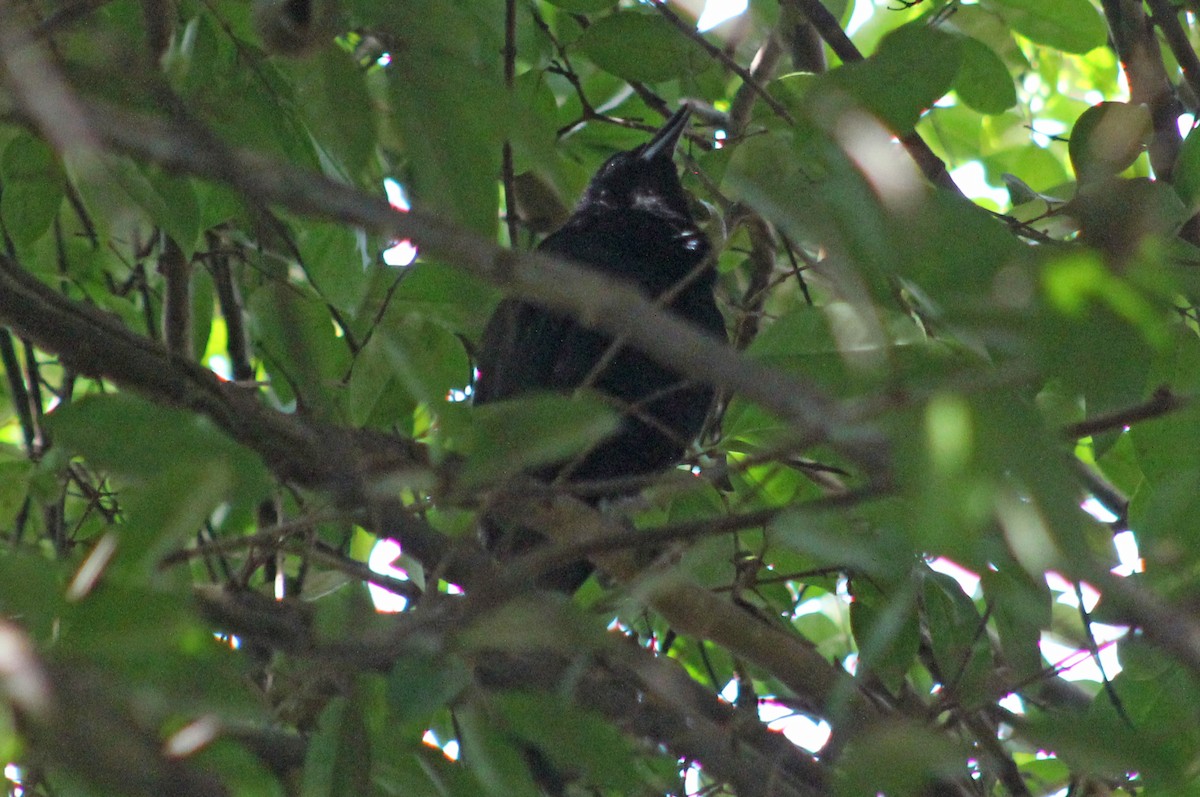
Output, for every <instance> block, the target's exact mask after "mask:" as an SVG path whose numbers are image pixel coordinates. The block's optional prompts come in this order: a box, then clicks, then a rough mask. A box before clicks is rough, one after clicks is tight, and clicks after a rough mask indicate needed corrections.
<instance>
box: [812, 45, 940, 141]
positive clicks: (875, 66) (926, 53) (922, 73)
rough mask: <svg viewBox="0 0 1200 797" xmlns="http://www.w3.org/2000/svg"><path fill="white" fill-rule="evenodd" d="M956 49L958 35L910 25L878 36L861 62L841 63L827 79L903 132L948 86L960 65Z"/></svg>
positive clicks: (912, 125)
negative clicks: (875, 45)
mask: <svg viewBox="0 0 1200 797" xmlns="http://www.w3.org/2000/svg"><path fill="white" fill-rule="evenodd" d="M961 52H962V37H959V36H952V35H950V34H947V33H943V32H941V31H939V30H937V29H935V28H930V27H928V26H927V25H925V24H924V23H911V24H908V25H905V26H903V27H901V28H897V29H896V30H895V31H893V32H891V33H889V34H888V35H887V36H886V37H884V39H883V41H881V42H880V43H879V49H878V50H877V51H876V52H875V53H874V54H872V55H871V57H870V58H868V59H867V60H866V61H863V62H861V63H851V64H845V65H843V66H842V67H840V68H838V69H835V70H833V71H832V72H830V73H829V75H828V78H827V80H828V83H829V85H832V86H836V87H838V88H840V89H841V90H842V91H844V92H845V93H846V94H848V95H850V96H851V97H853V98H854V99H856V100H858V101H859V102H860V103H862V105H863V106H864V107H865V108H866V109H867V110H868V111H870V112H871V113H873V114H875V115H876V116H878V117H879V118H880V119H881V120H883V122H884V124H886V125H887V126H888V127H889V128H891V130H892V131H893V132H896V133H900V134H903V133H907V132H909V131H910V130H912V129H913V127H914V126H915V125H916V123H917V120H918V119H919V118H920V117H921V114H922V113H924V112H925V111H926V110H928V109H929V108H930V107H931V106H932V105H933V104H934V102H936V101H937V100H938V99H940V98H941V97H942V96H943V95H944V94H945V93H946V92H947V91H949V90H950V87H951V85H952V84H953V83H954V80H955V75H957V74H958V73H959V70H960V67H961V64H962V54H961Z"/></svg>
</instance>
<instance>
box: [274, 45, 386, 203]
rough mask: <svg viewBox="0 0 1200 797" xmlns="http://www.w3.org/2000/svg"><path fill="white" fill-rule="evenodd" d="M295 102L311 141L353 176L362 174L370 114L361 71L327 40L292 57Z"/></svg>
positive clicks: (369, 151) (367, 158)
mask: <svg viewBox="0 0 1200 797" xmlns="http://www.w3.org/2000/svg"><path fill="white" fill-rule="evenodd" d="M288 63H289V64H290V65H291V66H292V68H293V69H294V70H295V78H296V100H297V101H298V103H299V107H300V110H301V111H302V113H303V116H304V120H305V123H306V124H307V125H308V127H309V129H310V130H311V131H312V134H313V139H314V140H315V141H316V142H318V145H319V146H321V147H323V148H324V149H325V151H326V153H327V154H328V155H329V156H331V157H332V158H333V160H334V161H335V162H336V163H337V164H338V165H339V166H340V167H341V171H342V173H343V174H344V175H346V176H348V177H349V178H351V179H352V180H358V179H360V178H361V177H362V176H363V173H364V171H365V170H366V168H367V166H368V164H369V163H370V162H371V158H372V156H373V155H374V151H375V115H374V114H373V113H372V101H371V97H370V95H369V94H368V93H367V87H366V83H365V82H364V81H363V76H364V74H365V70H363V69H362V68H361V67H359V66H358V65H357V64H356V63H355V62H354V59H353V58H352V57H351V55H350V54H349V53H347V52H346V51H344V50H342V49H341V48H340V47H337V46H335V45H333V44H332V43H330V44H329V45H328V46H326V47H323V48H321V50H320V51H319V52H317V53H316V54H315V55H314V56H313V57H310V58H298V59H292V60H291V61H289V62H288Z"/></svg>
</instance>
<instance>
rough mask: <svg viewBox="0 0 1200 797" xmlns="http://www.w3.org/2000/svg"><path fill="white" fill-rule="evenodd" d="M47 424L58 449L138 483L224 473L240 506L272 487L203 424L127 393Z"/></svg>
mask: <svg viewBox="0 0 1200 797" xmlns="http://www.w3.org/2000/svg"><path fill="white" fill-rule="evenodd" d="M46 423H47V426H48V428H49V429H50V431H51V433H52V434H53V435H54V439H55V440H56V441H57V442H58V443H59V445H61V446H63V447H64V448H66V449H67V450H69V451H71V452H73V453H76V454H80V455H82V456H83V457H84V458H86V459H87V460H88V462H89V463H91V465H92V466H93V467H96V468H100V469H104V470H107V471H109V472H112V473H118V474H122V475H124V476H126V477H130V478H132V479H134V480H137V481H141V482H147V481H149V480H152V479H154V478H156V477H158V476H159V475H160V474H164V473H167V472H169V471H171V469H172V468H173V467H180V468H183V469H185V470H190V471H191V472H193V473H202V472H204V471H206V470H208V469H210V468H228V473H229V474H230V480H231V484H232V486H233V487H234V488H236V489H233V491H232V492H233V494H234V495H235V496H237V500H239V501H241V502H253V501H255V500H257V499H258V498H259V497H260V496H261V495H263V494H264V493H265V492H266V490H267V489H268V488H269V486H270V484H271V479H270V477H269V475H268V474H267V471H266V469H265V467H264V466H263V464H262V462H261V460H259V458H258V457H257V456H256V455H255V454H252V453H251V452H250V451H248V450H247V449H245V448H242V447H241V446H239V445H237V444H236V443H234V442H233V441H231V440H230V439H229V438H227V437H225V435H223V434H222V433H221V432H219V431H218V430H217V429H215V428H214V427H213V425H212V423H210V422H209V421H208V420H206V419H204V418H201V417H198V416H196V415H194V414H192V413H189V412H185V411H183V410H175V409H170V408H166V407H160V406H156V405H154V404H151V403H149V402H147V401H144V400H142V399H139V398H137V397H135V396H131V395H129V394H127V393H115V394H110V395H94V396H88V397H86V398H83V399H81V400H79V401H75V402H73V403H71V404H67V405H64V406H62V407H59V408H58V409H56V410H55V411H54V412H52V413H50V415H48V416H47V418H46Z"/></svg>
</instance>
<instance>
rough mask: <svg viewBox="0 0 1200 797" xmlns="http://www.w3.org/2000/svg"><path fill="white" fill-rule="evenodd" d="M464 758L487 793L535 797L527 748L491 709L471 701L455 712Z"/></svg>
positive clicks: (509, 796)
mask: <svg viewBox="0 0 1200 797" xmlns="http://www.w3.org/2000/svg"><path fill="white" fill-rule="evenodd" d="M456 716H457V717H458V724H459V727H460V728H461V729H462V732H461V738H460V742H461V744H462V756H463V760H464V761H466V762H467V766H468V767H469V768H470V770H471V772H472V773H474V775H475V778H476V780H477V781H478V782H479V784H480V785H481V786H482V787H483V789H484V790H485V793H487V794H493V795H497V797H538V795H539V794H541V791H540V790H539V789H538V787H537V786H536V785H535V783H534V781H533V778H532V777H531V776H530V774H529V767H528V766H527V761H528V760H529V759H528V751H527V750H525V749H522V748H521V747H520V746H518V745H517V744H516V743H515V740H514V739H513V738H512V736H511V735H510V734H509V733H506V732H505V731H504V730H503V728H502V726H501V725H500V724H499V723H498V722H497V720H496V718H494V717H492V716H491V712H489V711H487V710H486V709H485V708H483V707H482V706H479V705H477V704H470V705H468V706H464V707H462V708H460V709H459V711H458V712H457V715H456Z"/></svg>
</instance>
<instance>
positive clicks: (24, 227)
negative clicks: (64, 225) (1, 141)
mask: <svg viewBox="0 0 1200 797" xmlns="http://www.w3.org/2000/svg"><path fill="white" fill-rule="evenodd" d="M0 179H2V180H3V185H4V191H3V192H2V193H0V219H2V220H3V223H4V231H5V232H6V233H7V234H8V235H9V236H11V237H12V239H13V241H14V242H16V243H18V244H28V243H32V242H34V241H36V240H37V239H38V238H40V237H42V236H43V235H44V234H45V233H46V231H47V230H49V229H50V225H51V224H52V223H53V222H54V217H55V216H56V215H57V214H58V209H59V207H60V206H61V205H62V201H63V197H64V196H65V192H64V188H65V174H64V173H63V168H62V165H61V164H60V163H59V161H58V158H57V157H56V156H55V154H54V150H52V149H51V148H50V147H49V146H48V145H47V144H46V143H45V142H43V141H41V140H40V139H36V138H34V137H33V136H30V135H27V134H26V135H19V136H17V137H16V138H14V139H13V140H12V141H10V142H9V144H8V146H7V147H5V148H4V155H3V156H2V158H0Z"/></svg>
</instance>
